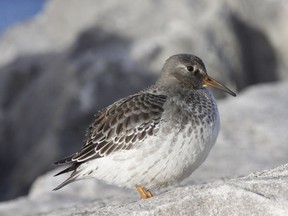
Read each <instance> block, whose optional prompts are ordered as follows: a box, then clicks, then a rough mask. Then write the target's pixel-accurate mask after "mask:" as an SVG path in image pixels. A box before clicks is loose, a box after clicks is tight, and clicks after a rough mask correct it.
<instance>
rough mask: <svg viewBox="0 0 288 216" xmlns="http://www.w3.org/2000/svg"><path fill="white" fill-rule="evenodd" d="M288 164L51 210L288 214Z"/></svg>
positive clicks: (66, 215)
mask: <svg viewBox="0 0 288 216" xmlns="http://www.w3.org/2000/svg"><path fill="white" fill-rule="evenodd" d="M287 180H288V165H287V164H286V165H283V166H280V167H277V168H275V169H273V170H269V171H264V172H259V173H254V174H251V175H249V176H247V177H244V178H238V179H232V180H229V181H225V182H220V183H219V182H215V183H210V184H202V185H193V186H187V187H183V188H176V189H173V190H171V191H169V192H167V193H165V194H161V195H159V196H156V197H154V198H152V199H149V200H140V201H137V202H134V203H129V204H122V205H116V206H115V205H113V206H107V207H103V208H99V207H98V206H97V202H91V203H87V204H84V205H81V206H77V207H72V208H65V209H62V210H56V211H52V212H49V213H46V214H43V215H46V216H53V215H57V216H72V215H99V216H100V215H101V216H102V215H143V216H144V215H211V216H212V215H223V216H224V215H225V216H226V215H227V216H228V215H259V216H260V215H261V216H265V215H283V216H284V215H287V212H288V195H287V194H288V181H287Z"/></svg>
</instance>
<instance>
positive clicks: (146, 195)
mask: <svg viewBox="0 0 288 216" xmlns="http://www.w3.org/2000/svg"><path fill="white" fill-rule="evenodd" d="M135 188H136V190H137V191H138V192H139V194H140V197H141V199H148V198H151V197H153V194H152V193H151V191H150V190H147V189H146V188H144V187H141V186H140V185H135Z"/></svg>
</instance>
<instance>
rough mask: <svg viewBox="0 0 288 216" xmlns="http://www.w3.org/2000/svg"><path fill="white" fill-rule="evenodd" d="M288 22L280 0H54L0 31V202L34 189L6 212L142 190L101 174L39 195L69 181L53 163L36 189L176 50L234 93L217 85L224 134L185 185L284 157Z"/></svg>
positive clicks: (153, 76) (287, 8) (243, 171)
mask: <svg viewBox="0 0 288 216" xmlns="http://www.w3.org/2000/svg"><path fill="white" fill-rule="evenodd" d="M287 19H288V3H287V2H286V1H285V0H274V1H270V0H261V1H260V0H254V1H249V0H244V1H232V0H218V1H208V0H205V1H203V0H186V1H164V0H157V1H153V0H146V1H139V0H136V1H135V0H134V1H133V0H122V1H118V0H107V1H95V0H81V1H78V0H47V1H46V3H45V6H44V8H43V10H42V11H41V12H39V14H37V15H36V16H35V17H33V18H32V19H30V20H28V21H25V22H23V23H19V24H17V25H15V26H13V27H11V28H9V29H7V31H5V32H4V33H2V35H1V37H0V51H1V52H0V146H1V148H0V176H1V178H0V185H1V187H0V200H2V201H4V200H11V199H14V198H16V197H19V196H23V195H26V194H27V193H28V191H29V190H30V192H31V193H30V195H29V197H28V200H27V198H21V199H18V201H17V202H18V203H17V204H15V203H14V204H13V202H5V203H3V204H2V205H0V212H1V206H2V208H3V209H4V210H5V209H6V210H7V211H6V210H5V212H6V213H7V212H11V209H13V208H14V209H15V206H21V205H20V204H21V203H22V204H23V206H26V207H27V206H29V205H31V206H33V203H34V202H36V200H37V201H39V200H41V202H43V203H44V202H46V203H47V202H48V201H49V202H50V206H53V205H54V206H55V205H56V204H57V203H58V204H59V202H58V199H55V197H58V198H59V197H60V198H59V199H60V200H63V199H64V198H63V197H65V199H66V202H67V203H68V204H71V203H74V204H77V203H78V204H79V203H81V202H86V201H87V200H95V199H96V200H97V199H99V200H100V204H99V206H103V205H104V204H103V203H105V201H103V200H105V199H107V200H109V203H110V204H113V203H114V204H118V202H117V201H115V200H117V197H118V196H120V195H119V194H121V193H122V195H123V193H124V194H127V193H128V194H130V195H131V194H133V195H131V196H130V195H129V196H128V197H130V199H129V198H127V196H126V197H125V199H126V201H129V200H133V199H135V198H137V197H136V196H135V194H134V193H132V192H130V191H129V192H127V191H126V190H122V189H118V188H115V187H112V189H111V187H109V188H108V187H107V188H106V186H105V185H103V183H95V181H93V183H92V182H89V181H87V182H89V183H84V182H83V183H82V186H81V183H80V184H79V183H75V186H71V187H70V186H69V187H70V189H69V188H68V189H63V191H64V192H61V191H60V192H54V195H52V194H50V192H49V194H50V195H47V197H46V198H45V196H46V195H45V196H44V198H43V193H42V191H45V192H47V193H48V191H50V190H52V189H53V187H55V186H56V185H57V183H58V182H60V181H61V180H63V179H57V180H55V179H53V180H52V177H51V176H52V175H53V174H55V173H56V171H52V172H50V173H49V174H47V175H46V177H45V179H43V178H44V177H41V178H40V179H38V180H37V182H36V183H35V184H34V186H33V187H32V189H30V188H31V185H32V183H33V182H34V180H35V179H36V178H37V177H39V176H40V175H42V174H44V173H45V172H47V171H49V170H52V169H54V168H55V167H54V166H53V162H54V161H56V160H58V159H60V158H61V157H64V156H67V155H69V154H71V153H72V152H74V151H76V150H77V149H79V148H80V147H81V145H82V144H83V140H84V138H85V136H84V134H85V131H86V128H87V127H88V125H89V124H90V122H91V120H92V118H93V115H94V114H95V113H96V112H97V111H98V110H99V109H101V108H103V107H105V106H106V105H108V104H110V103H111V102H113V101H115V100H117V99H118V98H120V97H123V96H125V95H128V94H131V93H135V92H137V91H138V90H140V89H142V88H144V87H146V86H148V85H150V84H152V83H153V82H154V81H155V79H156V78H157V75H158V74H159V72H160V70H161V67H162V65H163V63H164V61H165V60H166V59H167V58H168V57H169V56H171V55H173V54H176V53H192V54H196V55H198V56H199V57H201V58H202V59H203V61H204V63H205V64H206V68H207V69H208V73H209V74H211V75H212V76H213V77H215V78H216V79H217V80H219V81H221V82H222V83H224V84H226V85H227V86H229V88H231V89H234V90H237V92H238V93H239V97H237V98H226V99H225V98H223V97H224V96H225V95H223V94H222V93H219V92H215V94H216V96H217V97H218V98H221V100H220V101H219V104H220V105H219V109H220V113H221V117H222V130H221V131H220V135H219V139H218V142H217V144H216V146H215V147H214V149H213V150H212V152H211V154H210V155H209V156H208V159H207V161H206V162H205V163H204V165H203V166H202V167H201V168H200V169H199V170H197V171H196V172H195V173H194V174H193V175H192V176H191V178H189V179H187V180H186V181H185V182H184V183H182V185H187V184H192V183H203V182H209V181H212V180H213V179H219V178H231V177H233V176H239V175H246V174H249V173H250V172H254V171H260V170H263V169H270V168H274V167H275V166H278V165H281V164H284V163H287V162H288V158H287V155H288V145H287V140H288V134H287V131H288V109H287V105H288V96H287V93H286V92H287V90H288V82H287V79H288V73H287V70H288V61H287V59H288V47H287V46H288V45H287V42H286V41H287V38H288V27H287ZM260 83H262V84H260ZM264 83H266V84H264ZM48 179H49V182H50V183H48ZM39 182H40V183H41V184H40V183H39ZM43 182H44V183H43ZM51 182H52V183H51ZM83 184H85V185H83ZM91 184H93V186H91ZM35 185H36V186H35ZM87 185H88V186H87ZM81 187H82V188H81ZM83 187H86V190H85V189H83ZM89 187H90V189H89ZM35 188H38V189H37V190H36V189H35ZM43 188H45V189H43ZM79 188H80V189H79ZM91 188H94V189H95V191H94V193H93V191H91ZM103 188H106V190H104V189H103ZM38 190H40V192H39V191H38ZM81 190H82V191H85V193H84V192H83V194H82V195H81V193H80V192H79V191H81ZM99 190H100V191H102V192H101V194H99V193H98V191H99ZM35 191H36V192H35ZM75 191H76V192H75ZM77 191H78V192H77ZM112 191H113V192H112ZM115 191H116V192H115ZM77 193H78V194H77ZM35 194H38V196H36V195H35ZM39 194H41V196H40V195H39ZM45 194H46V193H45ZM55 194H56V195H55ZM64 194H66V196H65V195H64ZM73 194H74V195H73ZM75 194H77V195H79V199H77V198H75V197H74V198H71V196H72V197H73V196H75ZM87 194H90V195H87ZM100 195H101V196H100ZM31 197H32V198H31ZM33 197H34V198H33ZM35 197H36V198H35ZM39 197H41V198H42V199H39ZM49 197H50V198H49ZM51 197H52V198H51ZM61 197H62V198H61ZM67 197H70V199H69V198H67ZM103 197H104V198H105V199H104V198H103ZM109 197H110V198H111V197H113V199H112V200H114V201H113V202H112V201H111V199H109ZM80 198H81V199H80ZM82 198H83V199H82ZM118 198H119V197H118ZM29 199H30V201H31V200H32V202H30V204H28V202H29ZM53 199H54V202H52V200H53ZM65 199H64V200H65ZM74 199H75V200H78V201H75V200H74ZM56 200H57V201H56ZM79 200H81V202H80V201H79ZM122 201H123V200H122ZM39 202H40V201H39ZM107 203H108V201H107ZM120 203H121V202H120ZM59 205H60V204H59ZM61 205H62V204H61ZM61 205H60V206H61ZM63 205H64V204H63ZM105 205H106V204H105ZM19 208H20V207H19ZM47 208H48V207H47ZM47 208H46V207H45V206H44V207H43V206H42V208H41V210H43V211H44V210H47ZM20 210H21V211H24V210H23V209H22V208H20ZM20 210H19V211H20ZM29 210H31V207H30V209H28V210H27V211H28V213H27V214H28V215H29ZM39 211H40V210H39ZM2 213H3V212H2ZM14 213H15V212H14ZM7 214H8V213H7ZM35 214H36V213H35ZM1 215H2V214H1ZM3 215H5V214H4V213H3Z"/></svg>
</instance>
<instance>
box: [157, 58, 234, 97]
mask: <svg viewBox="0 0 288 216" xmlns="http://www.w3.org/2000/svg"><path fill="white" fill-rule="evenodd" d="M159 81H160V82H162V83H163V82H164V81H165V82H168V83H169V84H172V83H173V84H174V85H179V86H181V88H185V89H200V88H203V87H207V86H208V87H209V86H210V87H214V88H217V89H220V90H221V91H224V92H226V93H228V94H230V95H232V96H234V97H235V96H236V94H235V93H234V92H233V91H231V90H230V89H228V88H227V87H225V86H224V85H222V84H221V83H219V82H218V81H216V80H215V79H214V78H212V77H211V76H209V75H208V74H207V71H206V68H205V65H204V63H203V62H202V60H201V59H200V58H199V57H197V56H194V55H190V54H178V55H173V56H171V57H170V58H169V59H167V61H166V62H165V64H164V66H163V69H162V73H161V76H160V79H159Z"/></svg>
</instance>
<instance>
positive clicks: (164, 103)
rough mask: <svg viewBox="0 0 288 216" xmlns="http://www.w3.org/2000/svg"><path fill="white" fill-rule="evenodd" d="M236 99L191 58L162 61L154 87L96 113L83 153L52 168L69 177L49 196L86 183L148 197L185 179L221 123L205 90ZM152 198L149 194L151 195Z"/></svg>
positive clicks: (183, 56)
mask: <svg viewBox="0 0 288 216" xmlns="http://www.w3.org/2000/svg"><path fill="white" fill-rule="evenodd" d="M207 87H215V88H218V89H219V90H222V91H224V92H226V93H229V94H230V95H232V96H234V97H235V96H236V94H235V93H234V92H233V91H231V90H230V89H228V88H227V87H225V86H224V85H222V84H221V83H219V82H218V81H216V80H215V79H214V78H212V77H211V76H209V75H208V74H207V71H206V68H205V65H204V63H203V61H202V60H201V59H200V58H199V57H197V56H195V55H192V54H176V55H173V56H171V57H170V58H168V59H167V60H166V62H165V63H164V66H163V68H162V70H161V73H160V75H159V78H158V80H157V81H156V82H155V84H154V85H152V86H150V87H148V88H146V89H144V90H142V91H139V92H138V93H136V94H132V95H130V96H127V97H125V98H123V99H120V100H118V101H116V102H115V103H113V104H111V105H110V106H108V107H106V108H104V109H102V110H101V111H99V112H98V113H97V114H96V115H95V117H94V120H93V122H92V124H91V125H90V127H89V128H88V130H87V134H86V142H85V143H84V145H83V146H82V148H81V149H80V150H79V151H78V152H76V153H75V154H72V155H70V156H68V157H66V158H64V159H62V160H59V161H57V162H56V163H55V164H58V165H64V164H66V165H68V167H67V168H66V169H64V170H63V171H61V172H59V173H57V174H56V175H55V176H57V175H60V174H64V173H70V176H69V177H68V178H67V179H66V180H65V181H64V182H63V183H61V184H60V185H59V186H58V187H56V188H55V189H54V190H58V189H60V188H62V187H64V186H65V185H67V184H69V183H71V182H74V181H77V180H80V179H86V178H96V179H98V180H102V181H104V182H106V183H108V184H112V185H117V186H119V187H124V188H134V187H135V188H136V190H137V191H138V192H139V195H140V198H141V199H148V198H151V197H153V194H152V192H151V191H153V190H158V189H160V188H164V187H167V186H170V185H173V184H176V183H178V182H180V181H182V180H183V179H185V178H187V177H188V176H190V175H191V174H192V172H193V171H195V170H196V169H197V168H198V167H199V166H200V165H201V164H202V163H203V162H204V160H205V159H206V157H207V155H208V154H209V152H210V150H211V148H212V147H213V145H214V143H215V142H216V139H217V136H218V133H219V128H220V119H219V112H218V108H217V104H216V101H215V98H214V96H213V95H212V93H211V91H210V89H208V88H207ZM153 193H154V192H153Z"/></svg>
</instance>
